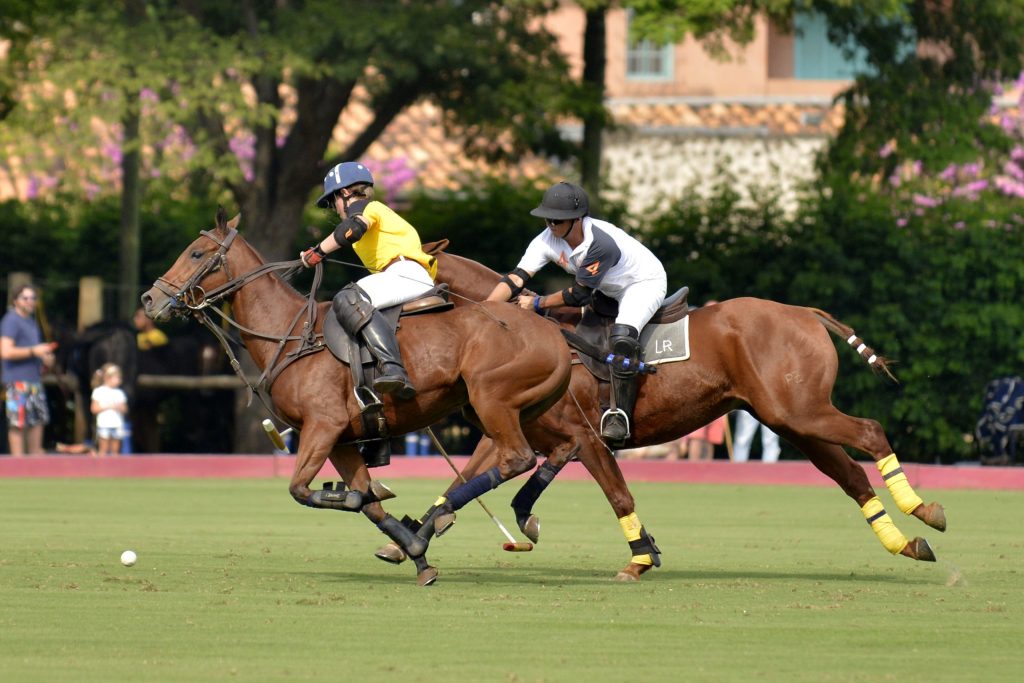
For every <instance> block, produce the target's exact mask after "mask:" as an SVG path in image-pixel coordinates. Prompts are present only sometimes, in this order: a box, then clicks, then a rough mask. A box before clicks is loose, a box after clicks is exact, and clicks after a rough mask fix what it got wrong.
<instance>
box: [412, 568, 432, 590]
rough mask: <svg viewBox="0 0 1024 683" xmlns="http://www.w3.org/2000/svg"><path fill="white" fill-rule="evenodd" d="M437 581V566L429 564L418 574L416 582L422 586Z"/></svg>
mask: <svg viewBox="0 0 1024 683" xmlns="http://www.w3.org/2000/svg"><path fill="white" fill-rule="evenodd" d="M435 581H437V568H436V567H430V566H428V567H427V568H426V569H424V570H423V571H421V572H420V573H419V574H417V575H416V583H418V584H419V585H421V586H430V585H432V584H433V583H434V582H435Z"/></svg>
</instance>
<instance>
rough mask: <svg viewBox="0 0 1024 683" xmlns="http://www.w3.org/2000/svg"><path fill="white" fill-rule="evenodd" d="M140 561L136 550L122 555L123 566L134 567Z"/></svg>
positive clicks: (126, 551) (127, 551)
mask: <svg viewBox="0 0 1024 683" xmlns="http://www.w3.org/2000/svg"><path fill="white" fill-rule="evenodd" d="M138 559H139V558H138V556H137V555H136V554H135V551H134V550H125V551H124V552H123V553H121V564H123V565H124V566H126V567H130V566H132V565H133V564H135V561H136V560H138Z"/></svg>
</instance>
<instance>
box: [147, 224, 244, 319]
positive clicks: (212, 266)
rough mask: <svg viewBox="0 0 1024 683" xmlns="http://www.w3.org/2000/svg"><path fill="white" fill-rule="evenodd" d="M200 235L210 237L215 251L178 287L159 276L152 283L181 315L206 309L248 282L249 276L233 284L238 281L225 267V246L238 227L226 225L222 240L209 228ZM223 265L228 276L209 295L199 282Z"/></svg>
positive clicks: (173, 310) (226, 261)
mask: <svg viewBox="0 0 1024 683" xmlns="http://www.w3.org/2000/svg"><path fill="white" fill-rule="evenodd" d="M199 234H200V235H202V236H203V237H207V238H209V239H211V240H213V242H214V244H216V245H217V251H215V252H214V253H212V254H210V255H209V256H208V257H207V258H206V260H205V261H203V262H202V264H200V266H199V268H197V269H196V271H195V272H194V273H192V275H191V276H190V277H189V279H188V280H186V281H185V284H183V285H182V286H181V287H180V288H178V289H175V285H174V283H172V282H169V281H168V280H165V279H164V278H163V277H158V278H157V279H156V282H154V283H153V286H154V287H155V288H157V289H158V290H160V291H161V292H162V293H163V294H165V295H166V296H167V297H168V298H169V299H170V300H171V302H172V303H171V311H172V312H179V313H181V314H182V315H189V313H190V312H195V311H200V310H202V309H204V308H206V307H207V306H209V305H210V304H211V303H214V302H216V301H217V300H219V299H221V298H223V297H224V296H226V295H227V294H229V293H231V292H233V291H234V290H235V289H238V288H239V287H241V286H242V285H243V284H245V282H248V281H249V279H244V282H241V283H239V284H237V286H236V282H237V281H236V280H233V279H232V278H231V271H230V269H229V268H228V249H230V248H231V243H232V242H234V241H235V237H236V236H237V235H238V231H237V230H235V229H234V228H228V234H227V236H226V237H225V238H224V240H223V241H222V240H219V239H217V236H216V235H214V234H213V233H212V232H211V231H209V230H200V231H199ZM222 267H223V268H224V274H225V275H226V276H227V282H226V283H225V284H224V285H222V286H221V287H218V288H216V289H214V290H213V292H210V293H209V294H208V293H207V292H206V290H205V289H203V287H202V286H201V285H200V284H199V283H200V282H202V281H203V280H204V279H206V276H207V275H210V274H212V273H215V272H216V271H217V270H218V269H219V268H222ZM254 272H255V271H254ZM262 274H263V273H262V272H261V273H260V275H262ZM182 309H188V311H182Z"/></svg>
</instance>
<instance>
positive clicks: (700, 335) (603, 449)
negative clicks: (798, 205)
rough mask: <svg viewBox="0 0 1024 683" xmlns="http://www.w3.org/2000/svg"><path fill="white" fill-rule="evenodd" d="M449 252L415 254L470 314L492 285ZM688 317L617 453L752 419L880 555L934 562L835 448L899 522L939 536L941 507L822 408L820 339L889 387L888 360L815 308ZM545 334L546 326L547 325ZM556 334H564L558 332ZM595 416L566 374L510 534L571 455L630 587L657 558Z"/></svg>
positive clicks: (880, 435) (586, 393) (878, 448)
mask: <svg viewBox="0 0 1024 683" xmlns="http://www.w3.org/2000/svg"><path fill="white" fill-rule="evenodd" d="M447 244H448V242H447V240H444V241H441V242H435V243H431V244H429V245H424V249H426V250H427V251H428V253H432V254H433V255H434V256H435V257H436V258H437V259H438V281H439V282H444V283H447V284H448V285H449V287H450V288H451V291H452V294H453V295H456V296H455V301H456V305H459V304H460V303H461V305H463V306H469V307H473V306H474V305H477V304H474V303H471V302H477V301H481V300H483V299H485V298H486V297H487V295H488V294H489V293H490V292H491V290H492V289H493V288H494V285H495V284H496V283H497V282H498V280H499V278H500V276H499V275H498V274H497V273H495V272H494V271H492V270H491V269H489V268H487V267H486V266H483V265H481V264H479V263H477V262H475V261H472V260H470V259H466V258H463V257H460V256H456V255H453V254H448V253H446V252H444V251H443V250H444V249H445V247H446V246H447ZM508 308H514V306H511V305H509V306H508ZM566 312H567V311H566ZM570 314H571V313H570ZM689 315H690V322H689V329H690V346H691V355H690V358H689V360H686V361H680V362H672V363H663V364H661V365H658V366H657V374H645V375H641V376H640V377H639V380H638V381H639V391H638V395H637V401H636V408H635V410H634V420H633V434H632V437H631V439H630V440H629V441H628V442H627V443H626V447H630V448H635V447H639V446H649V445H654V444H659V443H664V442H667V441H671V440H674V439H678V438H680V437H682V436H685V435H686V434H689V433H690V432H692V431H694V430H696V429H698V428H700V427H702V426H703V425H705V424H708V423H709V422H711V421H712V420H714V419H715V418H717V417H719V416H721V415H724V414H725V413H727V412H729V411H731V410H733V409H736V408H747V409H750V410H752V411H753V412H754V413H756V414H757V416H758V418H759V419H760V420H761V421H762V422H763V423H765V424H767V425H768V426H769V427H771V428H772V429H773V430H775V431H776V432H777V433H779V434H780V435H781V436H783V437H784V438H785V439H787V440H788V441H789V442H790V443H792V444H793V445H794V446H796V447H797V448H798V449H800V451H801V452H802V453H803V454H804V455H805V456H807V458H808V459H809V460H810V461H811V462H812V463H813V464H814V466H815V467H817V468H818V469H819V470H821V471H822V472H823V473H824V474H826V475H827V476H829V477H830V478H831V479H833V480H834V481H835V482H836V483H837V484H838V485H839V486H840V488H842V489H843V491H844V492H845V493H846V494H847V495H848V496H849V497H850V498H852V499H853V500H854V501H856V502H857V505H858V506H859V507H860V508H861V510H862V511H863V513H864V516H865V518H866V520H867V521H868V523H869V524H870V525H871V528H872V529H873V530H874V531H875V533H876V535H877V536H878V538H879V540H880V541H881V542H882V544H883V546H884V547H885V548H886V549H887V550H889V551H890V552H891V553H893V554H902V555H905V556H907V557H909V558H912V559H915V560H925V561H934V560H935V555H934V553H933V552H932V550H931V548H930V547H929V545H928V542H927V541H925V540H924V539H922V538H915V539H913V540H912V541H907V539H906V538H905V537H904V536H903V534H902V533H901V532H900V531H899V530H898V529H896V527H895V525H894V524H893V522H892V520H891V519H890V518H889V516H888V515H887V514H886V513H885V510H884V508H883V507H882V504H881V503H880V502H879V500H878V498H877V497H876V495H875V492H874V490H873V489H872V487H871V485H870V483H869V481H868V478H867V474H866V473H865V471H864V469H863V468H862V467H861V465H859V464H858V463H857V462H856V461H855V460H854V459H853V458H851V457H850V456H849V455H848V454H847V453H846V451H845V450H844V449H843V446H844V445H846V446H850V447H852V448H854V449H856V450H858V451H860V452H862V453H865V454H866V455H869V456H871V458H872V459H873V460H874V461H875V462H876V463H877V466H878V469H879V470H880V471H881V473H882V475H883V478H884V479H885V481H886V484H887V486H888V488H889V490H890V492H891V493H892V495H893V497H894V498H895V500H896V502H897V504H898V506H899V507H900V509H901V510H902V511H903V512H904V513H906V514H912V515H914V516H915V517H917V518H919V519H920V520H922V521H923V522H924V523H925V524H927V525H928V526H931V527H932V528H934V529H938V530H939V531H944V530H945V528H946V518H945V512H944V510H943V508H942V506H941V505H939V504H938V503H931V504H928V505H924V504H923V501H921V499H920V498H919V497H918V496H917V494H916V493H914V491H913V489H912V488H911V487H910V485H909V483H908V482H907V480H906V476H905V475H904V474H903V472H902V469H901V468H900V467H899V463H898V461H897V460H896V456H895V455H894V454H893V449H892V446H890V444H889V441H888V439H887V438H886V436H885V433H884V431H883V430H882V427H881V425H880V424H879V423H878V422H876V421H874V420H870V419H866V418H857V417H851V416H849V415H846V414H844V413H842V412H840V411H839V410H837V409H836V408H835V407H834V406H833V405H832V402H831V394H832V387H833V385H834V384H835V379H836V371H837V369H838V356H837V354H836V350H835V346H834V345H833V343H832V340H831V338H830V337H829V333H830V332H831V333H832V334H835V335H837V336H839V337H840V338H842V339H845V340H846V341H847V342H848V343H849V344H850V345H851V346H854V347H855V348H856V349H857V351H858V353H859V354H860V355H861V356H862V358H864V359H865V360H866V361H868V362H869V363H870V364H871V367H872V368H873V369H876V370H878V371H880V372H884V373H886V374H888V375H889V376H890V377H892V374H891V373H890V372H889V369H888V367H887V365H886V360H885V359H884V358H881V357H879V356H876V355H875V354H874V352H873V351H872V350H871V349H870V348H868V347H867V346H866V345H864V344H863V342H862V341H861V340H860V339H859V338H858V337H857V336H856V334H855V333H854V331H853V330H852V329H851V328H849V327H847V326H846V325H843V324H842V323H840V322H839V321H837V320H836V319H835V318H833V317H832V316H830V315H829V314H827V313H825V312H824V311H820V310H817V309H813V308H804V307H800V306H789V305H785V304H780V303H776V302H774V301H767V300H763V299H754V298H740V299H732V300H729V301H723V302H720V303H719V304H718V305H716V306H710V307H706V308H700V309H696V310H693V311H691V312H690V314H689ZM578 320H579V314H578V312H576V313H575V321H578ZM549 324H550V326H551V327H555V323H554V322H551V323H549ZM562 325H563V326H566V327H571V325H569V324H568V323H567V322H564V321H563V322H562ZM893 379H895V378H893ZM601 412H602V411H601V408H600V405H599V401H598V383H597V380H596V379H595V378H594V376H593V375H592V374H591V373H590V372H589V371H587V370H586V369H585V368H584V367H583V366H582V365H576V366H575V367H574V368H573V372H572V383H571V384H570V388H569V390H568V392H566V394H565V395H564V396H563V397H562V399H561V400H560V401H559V402H558V403H557V404H556V405H555V406H554V407H553V408H551V410H549V411H548V412H547V413H545V414H544V415H543V416H541V418H540V419H539V420H537V421H536V422H534V423H532V424H531V425H528V426H527V428H526V429H525V432H526V436H527V438H528V439H529V441H530V445H531V446H533V448H534V449H535V450H537V451H539V452H541V453H548V454H550V455H549V457H548V459H547V461H546V462H545V463H544V464H543V465H541V466H540V467H539V468H538V469H537V470H536V471H535V472H534V474H533V475H532V476H531V477H530V479H528V480H527V482H526V484H525V485H524V486H523V488H522V489H521V490H520V491H519V493H518V494H517V495H516V497H515V499H513V501H512V507H513V509H514V510H515V513H516V519H517V521H518V523H519V527H520V529H521V530H522V531H523V533H525V534H526V535H527V536H528V537H529V538H530V539H531V540H533V541H534V542H536V541H537V537H538V534H539V521H538V520H537V518H536V517H535V516H534V515H533V514H532V512H531V510H532V508H533V504H534V503H535V502H536V500H537V498H538V497H539V496H540V494H541V493H542V492H543V490H544V488H545V487H546V486H547V485H548V484H549V483H550V482H551V480H552V479H553V478H554V476H555V475H557V473H558V471H559V470H560V469H561V468H562V466H563V465H564V464H565V463H566V462H567V461H568V460H570V459H571V458H572V457H573V456H574V455H575V457H576V458H578V459H579V460H580V462H582V463H583V465H584V466H585V467H586V468H587V470H588V471H589V472H590V474H591V475H592V476H593V477H594V479H595V480H597V483H598V484H599V485H600V486H601V489H602V490H603V491H604V493H605V496H606V497H607V498H608V502H609V504H610V505H611V506H612V509H613V510H614V511H615V516H616V517H618V518H619V521H620V522H621V523H622V526H623V531H624V533H625V534H626V537H627V540H628V541H629V542H630V548H631V551H632V558H631V560H630V563H629V565H627V566H626V567H625V568H624V569H623V570H622V571H620V572H619V573H618V578H619V579H621V580H636V579H638V578H639V576H640V574H642V573H644V572H645V571H647V570H648V569H650V568H651V566H652V565H654V566H657V565H658V564H659V558H658V554H657V553H658V549H657V546H655V545H654V544H653V539H651V542H650V543H645V542H644V541H645V540H646V539H647V536H646V533H645V532H644V533H643V534H642V538H641V540H640V541H638V540H637V536H638V534H637V530H638V529H639V530H641V531H642V529H643V527H642V525H641V524H640V522H639V519H638V518H637V517H636V515H635V511H634V500H633V496H632V495H631V494H630V492H629V489H628V487H627V486H626V482H625V480H624V479H623V476H622V472H621V471H620V469H619V466H618V464H617V462H616V461H615V458H614V455H613V453H612V452H611V450H610V449H609V448H608V447H607V446H606V445H605V444H604V442H603V441H602V440H601V438H600V436H599V435H598V433H597V431H596V429H595V426H596V425H598V424H599V423H600V418H601ZM489 448H490V445H489V444H488V442H487V440H486V439H484V440H482V441H481V442H480V444H479V446H478V448H477V450H476V451H475V452H474V453H473V457H472V458H471V459H470V462H469V463H468V464H467V466H466V469H465V470H464V476H466V477H467V478H469V477H472V476H474V474H475V473H476V472H477V471H479V470H480V469H483V468H486V467H488V466H489V465H490V460H489V458H490V455H489ZM378 556H383V557H382V559H388V560H389V561H392V562H394V561H398V560H400V555H398V554H397V553H395V549H394V548H393V547H391V548H388V547H387V546H386V547H385V548H382V549H380V550H379V551H378Z"/></svg>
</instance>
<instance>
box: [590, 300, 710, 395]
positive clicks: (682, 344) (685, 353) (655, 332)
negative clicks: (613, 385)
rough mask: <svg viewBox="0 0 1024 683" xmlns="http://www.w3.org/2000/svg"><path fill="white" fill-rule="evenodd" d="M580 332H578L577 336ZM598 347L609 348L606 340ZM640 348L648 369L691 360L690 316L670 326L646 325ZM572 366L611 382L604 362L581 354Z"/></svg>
mask: <svg viewBox="0 0 1024 683" xmlns="http://www.w3.org/2000/svg"><path fill="white" fill-rule="evenodd" d="M579 331H580V330H579V329H577V332H579ZM591 341H593V340H591ZM599 343H600V344H601V345H602V346H604V347H605V348H607V345H608V341H607V337H606V338H605V339H603V340H601V341H600V342H599ZM640 348H641V350H642V354H643V355H642V358H643V361H644V362H645V363H647V364H648V365H658V364H659V363H674V362H676V361H683V360H688V359H689V358H690V316H686V317H684V318H682V319H680V320H676V321H675V322H671V323H659V324H653V325H647V326H646V327H644V331H643V332H641V333H640ZM573 363H582V364H583V365H584V366H586V368H587V369H588V370H590V372H591V374H593V375H594V376H595V377H597V378H598V379H600V380H604V381H606V382H607V381H609V380H610V379H611V376H610V372H609V368H608V366H607V365H606V364H605V363H604V362H603V360H597V359H594V358H591V357H590V356H587V355H585V354H582V353H578V354H576V358H575V359H574V360H573Z"/></svg>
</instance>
